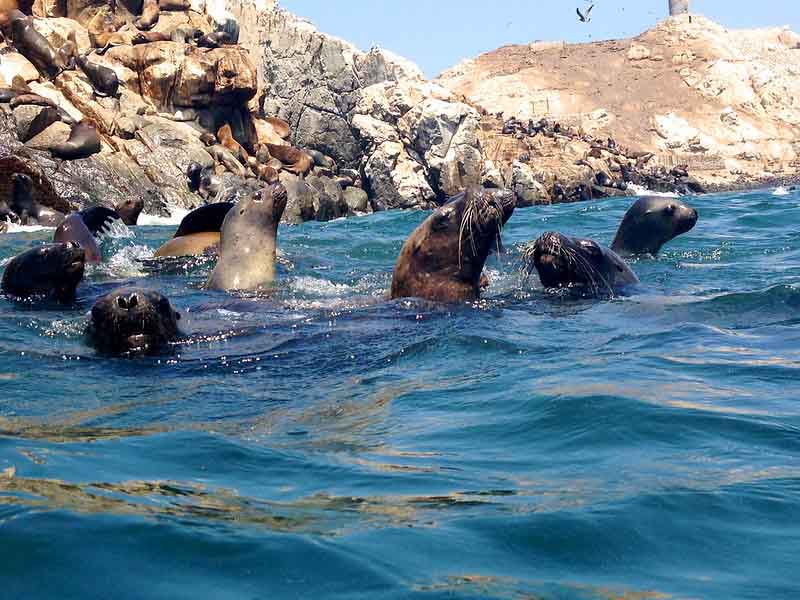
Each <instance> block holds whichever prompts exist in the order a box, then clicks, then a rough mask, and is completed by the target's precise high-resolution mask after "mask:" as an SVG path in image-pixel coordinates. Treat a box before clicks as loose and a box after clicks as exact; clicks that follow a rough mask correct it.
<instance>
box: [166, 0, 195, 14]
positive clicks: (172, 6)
mask: <svg viewBox="0 0 800 600" xmlns="http://www.w3.org/2000/svg"><path fill="white" fill-rule="evenodd" d="M191 6H192V3H191V2H190V0H158V7H159V8H160V9H161V10H165V11H168V12H186V11H187V10H189V9H190V8H191Z"/></svg>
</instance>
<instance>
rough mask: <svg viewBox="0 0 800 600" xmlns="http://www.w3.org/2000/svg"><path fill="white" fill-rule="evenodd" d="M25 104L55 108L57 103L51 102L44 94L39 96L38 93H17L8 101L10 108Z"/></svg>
mask: <svg viewBox="0 0 800 600" xmlns="http://www.w3.org/2000/svg"><path fill="white" fill-rule="evenodd" d="M25 104H30V105H33V106H49V107H51V108H57V104H56V103H55V102H53V101H52V100H51V99H50V98H45V97H44V96H40V95H39V94H17V96H16V97H15V98H14V99H12V100H11V102H9V106H10V107H11V108H17V107H18V106H23V105H25Z"/></svg>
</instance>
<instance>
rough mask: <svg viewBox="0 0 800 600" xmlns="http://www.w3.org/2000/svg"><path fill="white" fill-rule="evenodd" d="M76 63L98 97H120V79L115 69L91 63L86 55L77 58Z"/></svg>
mask: <svg viewBox="0 0 800 600" xmlns="http://www.w3.org/2000/svg"><path fill="white" fill-rule="evenodd" d="M75 63H76V64H77V65H78V66H79V67H80V69H81V71H83V72H84V74H85V75H86V77H88V78H89V81H90V82H91V84H92V87H93V88H94V93H95V94H97V95H98V96H105V97H112V98H118V97H119V78H118V77H117V74H116V72H115V71H114V69H111V68H109V67H106V66H104V65H100V64H97V63H93V62H90V61H89V59H88V58H87V56H86V54H83V55H81V56H78V57H76V58H75Z"/></svg>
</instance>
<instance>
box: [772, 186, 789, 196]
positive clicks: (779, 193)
mask: <svg viewBox="0 0 800 600" xmlns="http://www.w3.org/2000/svg"><path fill="white" fill-rule="evenodd" d="M789 193H790V192H789V190H787V189H786V188H785V187H784V186H782V185H781V186H778V187H777V188H775V191H774V192H772V195H773V196H788V195H789Z"/></svg>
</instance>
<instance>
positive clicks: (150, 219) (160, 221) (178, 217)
mask: <svg viewBox="0 0 800 600" xmlns="http://www.w3.org/2000/svg"><path fill="white" fill-rule="evenodd" d="M168 210H169V216H168V217H161V216H158V215H148V214H145V213H142V214H141V215H139V221H138V223H137V225H143V226H150V227H152V226H167V225H180V223H181V221H183V218H184V217H185V216H186V215H188V214H189V212H190V211H188V210H186V209H185V208H178V207H177V206H171V207H169V208H168Z"/></svg>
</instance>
